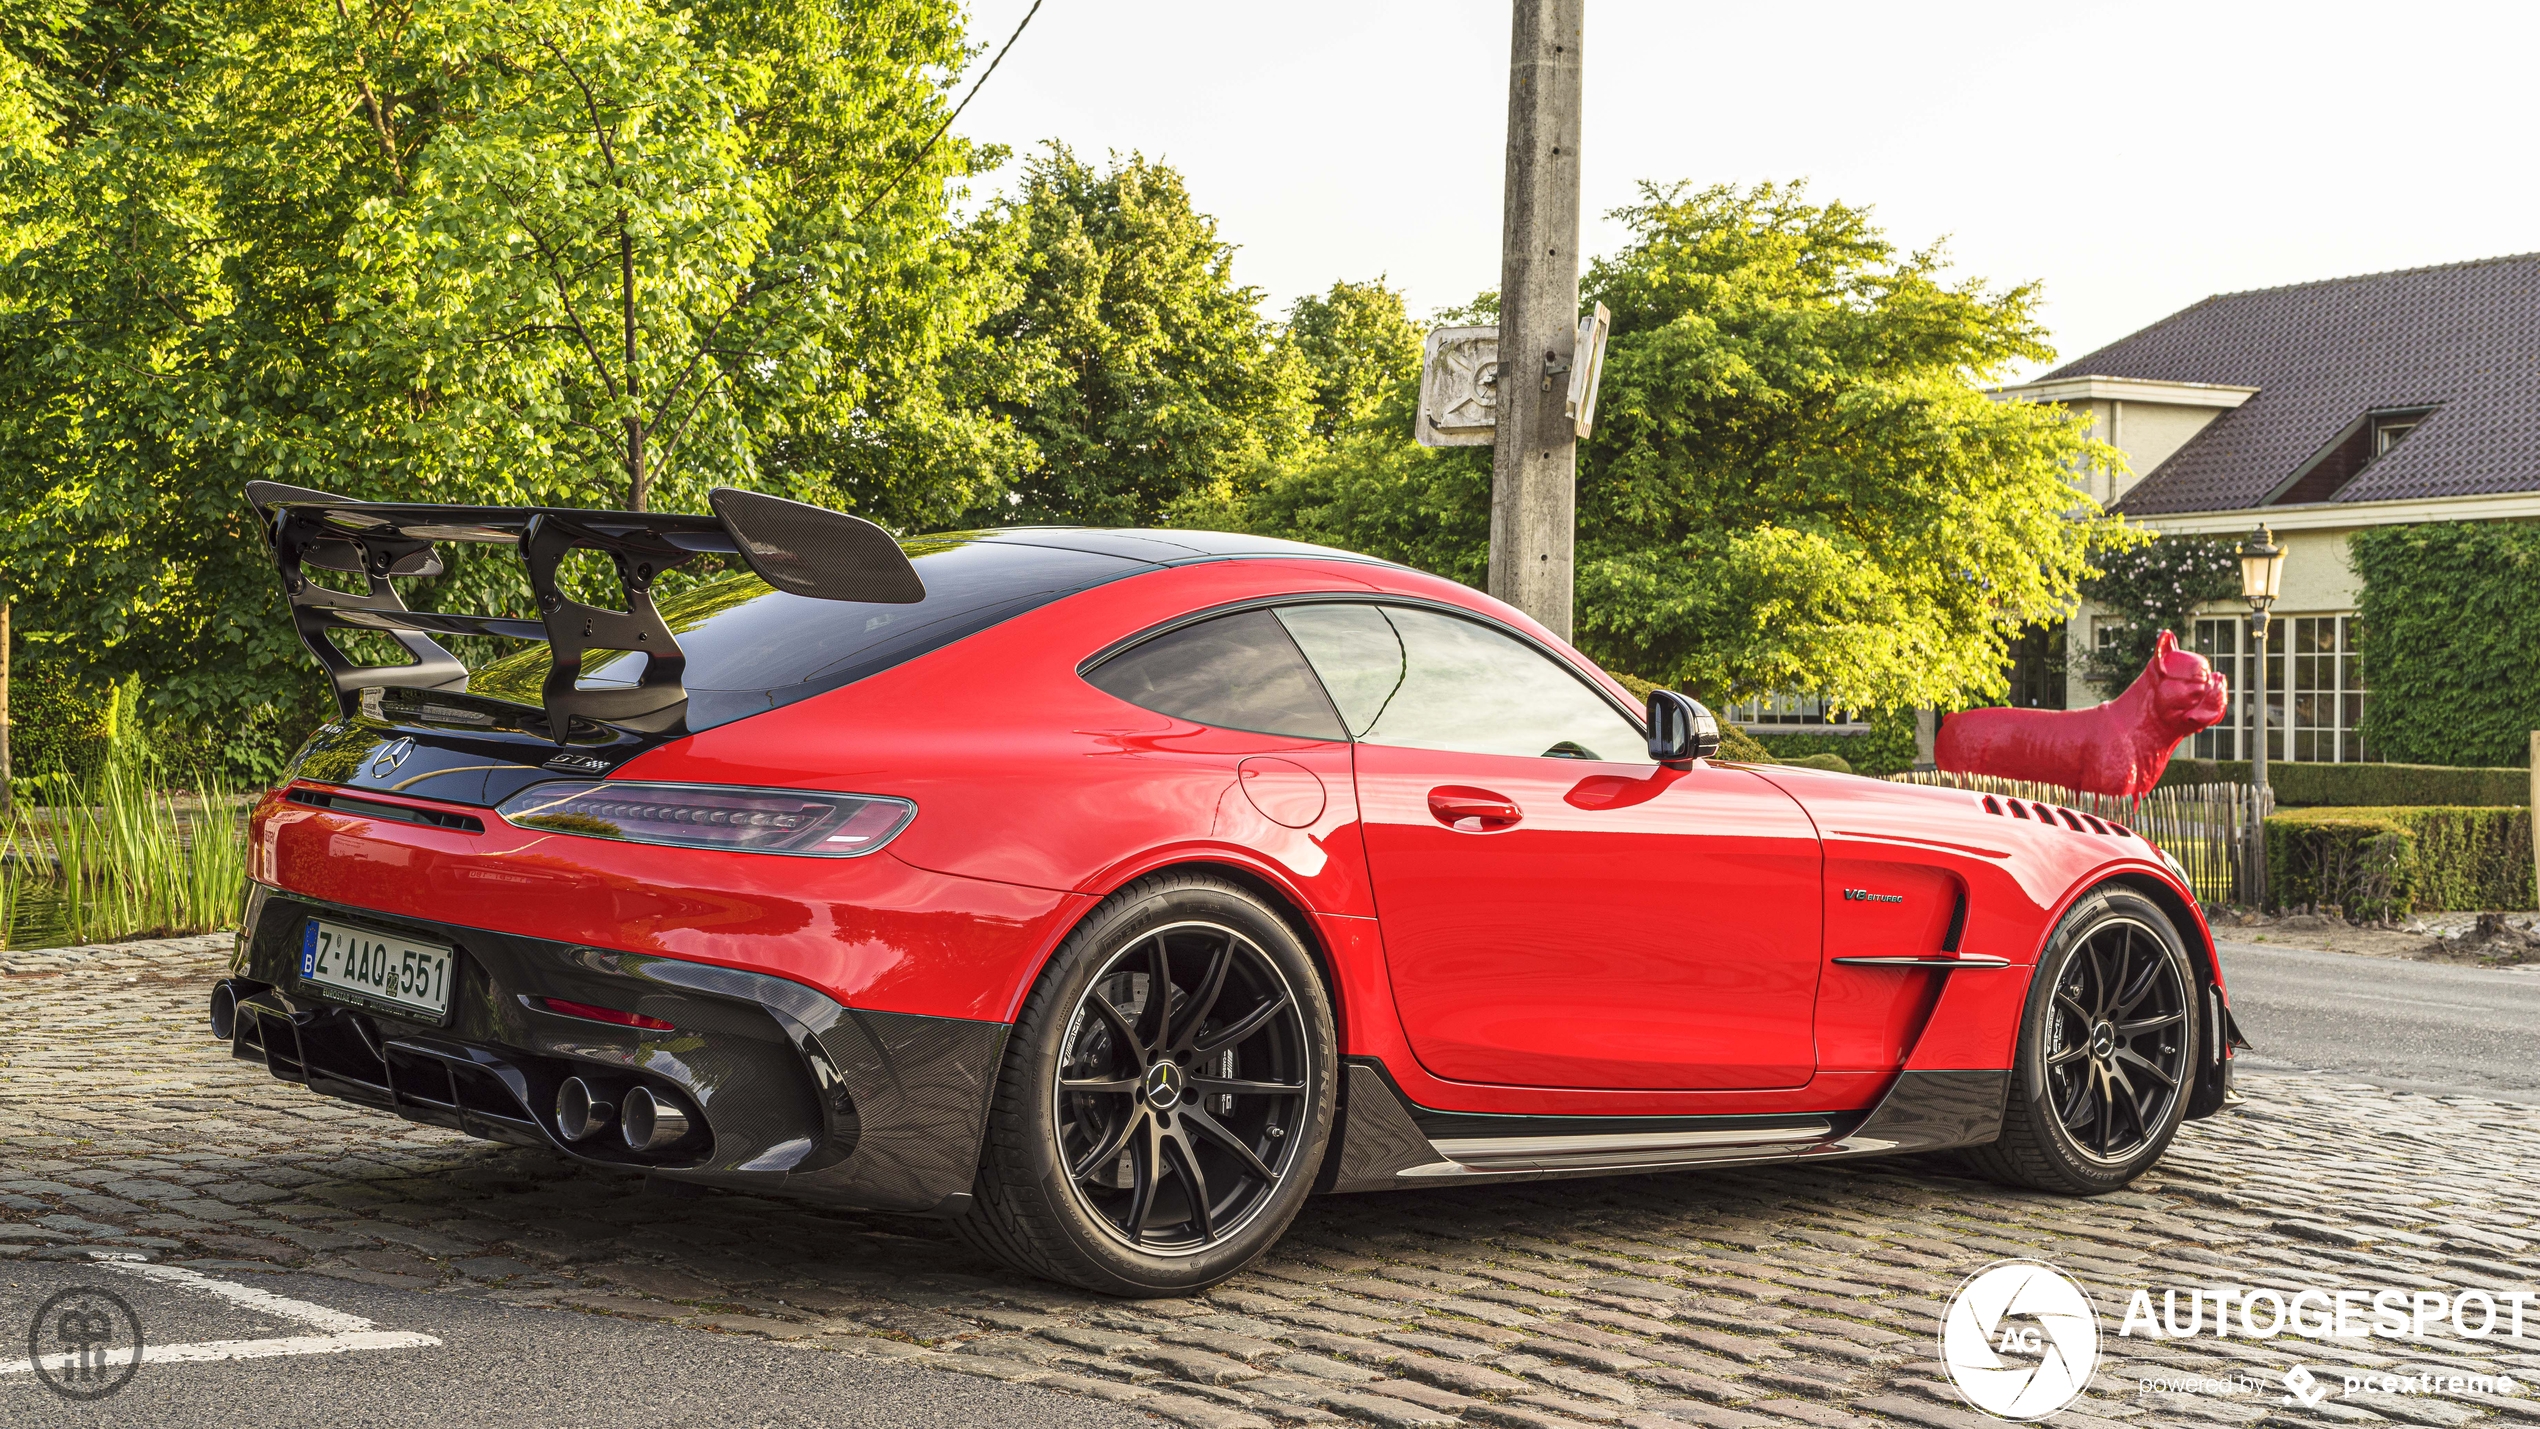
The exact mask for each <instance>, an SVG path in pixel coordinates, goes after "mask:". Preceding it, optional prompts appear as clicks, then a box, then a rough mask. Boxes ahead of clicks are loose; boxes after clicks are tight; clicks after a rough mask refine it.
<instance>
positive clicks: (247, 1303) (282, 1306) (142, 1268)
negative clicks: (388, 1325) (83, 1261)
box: [0, 1256, 441, 1375]
mask: <svg viewBox="0 0 2540 1429" xmlns="http://www.w3.org/2000/svg"><path fill="white" fill-rule="evenodd" d="M99 1259H100V1261H102V1262H103V1268H105V1269H107V1270H113V1271H118V1272H120V1273H122V1274H125V1275H138V1276H140V1277H142V1278H143V1279H145V1280H157V1281H161V1282H164V1283H166V1284H170V1285H179V1286H183V1287H185V1288H186V1289H188V1290H201V1291H204V1292H206V1293H209V1294H212V1295H217V1296H219V1297H220V1298H222V1299H223V1300H227V1301H229V1302H230V1303H232V1304H234V1305H239V1306H242V1307H244V1308H246V1309H249V1310H256V1311H261V1312H262V1313H264V1314H267V1315H272V1316H275V1317H277V1318H280V1319H284V1320H293V1321H297V1322H298V1323H300V1324H303V1325H306V1326H308V1327H309V1328H310V1329H312V1330H323V1331H325V1332H326V1333H324V1334H319V1335H285V1336H281V1337H278V1338H274V1339H264V1340H205V1341H201V1342H199V1343H196V1344H191V1345H146V1346H144V1347H143V1348H142V1351H141V1362H142V1363H143V1364H204V1363H208V1362H211V1361H214V1360H259V1359H272V1358H275V1357H276V1356H280V1355H336V1354H345V1353H348V1352H350V1351H353V1350H411V1349H423V1348H427V1347H429V1346H433V1345H437V1344H439V1343H441V1341H440V1340H438V1339H437V1338H435V1337H433V1336H431V1335H427V1334H424V1333H422V1332H420V1331H417V1330H382V1329H380V1328H378V1327H377V1326H376V1325H374V1324H372V1323H371V1322H370V1321H368V1320H365V1319H363V1318H362V1317H361V1316H359V1315H348V1314H345V1313H344V1312H343V1311H341V1310H330V1309H328V1308H326V1307H325V1306H324V1305H312V1304H310V1303H309V1302H308V1301H306V1300H294V1299H292V1298H290V1297H289V1296H287V1295H276V1294H274V1293H273V1292H272V1291H270V1290H258V1289H256V1288H255V1287H254V1286H252V1285H240V1284H238V1283H236V1282H235V1281H229V1280H217V1279H214V1278H213V1277H211V1276H209V1275H205V1274H203V1273H202V1272H201V1271H198V1270H187V1269H186V1268H185V1267H183V1266H181V1265H151V1264H148V1263H146V1262H143V1261H134V1260H123V1259H119V1258H113V1257H111V1256H100V1257H99ZM104 1358H105V1362H106V1363H107V1364H110V1365H122V1364H130V1363H131V1362H132V1351H130V1350H113V1351H109V1352H108V1353H107V1354H106V1355H105V1357H104ZM71 1359H72V1355H71V1354H70V1353H68V1352H65V1353H62V1354H57V1355H46V1356H45V1357H44V1363H45V1365H46V1366H47V1367H48V1368H54V1369H59V1368H61V1367H63V1366H65V1365H68V1364H69V1363H70V1361H71ZM34 1369H35V1362H34V1361H33V1360H9V1361H5V1362H0V1375H12V1374H29V1373H32V1372H33V1371H34Z"/></svg>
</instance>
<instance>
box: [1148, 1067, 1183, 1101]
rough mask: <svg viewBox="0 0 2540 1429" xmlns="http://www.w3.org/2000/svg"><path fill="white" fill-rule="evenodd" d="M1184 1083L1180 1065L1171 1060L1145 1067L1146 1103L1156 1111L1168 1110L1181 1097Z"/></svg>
mask: <svg viewBox="0 0 2540 1429" xmlns="http://www.w3.org/2000/svg"><path fill="white" fill-rule="evenodd" d="M1184 1085H1185V1080H1184V1076H1183V1072H1182V1069H1181V1068H1180V1067H1177V1066H1175V1065H1174V1064H1173V1063H1171V1062H1158V1063H1156V1064H1155V1065H1154V1066H1152V1067H1149V1068H1147V1076H1146V1088H1145V1090H1146V1098H1147V1105H1148V1106H1151V1107H1154V1108H1155V1109H1156V1110H1157V1111H1167V1110H1170V1109H1171V1108H1172V1106H1173V1104H1174V1103H1175V1102H1178V1101H1180V1100H1181V1099H1182V1089H1183V1087H1184Z"/></svg>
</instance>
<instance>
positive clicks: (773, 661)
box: [468, 537, 1155, 731]
mask: <svg viewBox="0 0 2540 1429" xmlns="http://www.w3.org/2000/svg"><path fill="white" fill-rule="evenodd" d="M901 547H902V549H904V550H906V551H907V552H908V555H909V560H910V562H911V564H913V565H915V566H916V567H917V574H918V576H919V578H920V579H922V580H924V581H925V583H926V598H925V599H924V600H922V601H919V602H918V603H916V604H915V605H869V604H865V603H863V602H858V601H840V600H815V599H813V598H811V597H809V596H800V595H794V594H792V593H790V592H787V591H780V590H774V589H771V588H769V586H768V585H767V583H766V582H764V581H762V580H760V579H759V578H758V577H756V576H753V575H740V576H732V577H728V578H726V579H723V580H718V581H713V582H709V583H708V584H705V585H701V586H698V587H696V588H694V589H692V590H688V591H683V592H681V593H680V594H679V595H676V596H673V597H671V598H669V599H667V600H664V601H662V602H661V614H662V619H663V621H664V622H665V623H667V624H668V625H669V626H670V629H671V633H672V634H674V635H676V636H678V637H679V648H680V649H681V650H682V651H683V652H685V653H686V655H687V657H688V669H687V674H686V677H685V680H684V682H683V683H685V684H686V685H687V687H688V711H687V727H688V728H689V729H690V730H692V731H693V730H701V729H711V728H713V727H714V726H716V725H719V724H729V723H731V722H732V721H733V720H736V719H740V718H742V717H743V716H745V715H753V714H758V713H760V712H761V711H764V710H771V709H774V708H776V707H777V706H779V705H785V704H791V703H792V702H794V701H795V700H799V699H805V698H808V697H810V696H812V695H816V694H821V693H824V692H826V691H829V690H834V689H836V688H838V687H839V686H841V685H846V684H852V683H854V682H855V681H857V680H861V679H863V678H864V677H866V676H867V675H872V674H877V673H879V672H881V671H883V670H887V669H889V668H891V667H892V666H894V665H897V664H900V663H902V662H903V661H907V660H912V659H915V658H916V657H918V656H920V655H923V654H925V653H927V652H928V651H930V650H939V649H941V648H943V647H944V646H946V645H949V644H951V643H952V642H954V641H956V640H959V639H961V638H962V637H964V636H967V635H975V634H977V633H978V632H980V631H982V630H985V629H987V628H988V627H989V626H991V625H995V624H997V623H998V622H999V621H1003V620H1008V619H1011V618H1012V617H1014V616H1017V615H1020V614H1022V613H1023V612H1025V611H1027V610H1032V609H1035V608H1037V607H1039V606H1043V605H1047V604H1048V603H1049V602H1051V601H1053V600H1056V599H1058V598H1059V597H1061V596H1065V595H1073V594H1075V593H1076V592H1077V591H1080V590H1086V589H1089V588H1091V587H1093V586H1097V585H1100V584H1102V583H1103V582H1105V581H1108V580H1113V579H1116V578H1117V577H1120V576H1124V575H1129V574H1132V573H1134V572H1137V571H1143V570H1153V569H1155V567H1154V566H1153V565H1152V564H1151V563H1149V562H1146V561H1137V560H1129V559H1125V558H1123V557H1119V556H1106V555H1097V554H1094V553H1092V552H1089V551H1069V550H1061V549H1058V548H1055V547H1049V546H1027V545H1021V544H1017V543H1013V542H1007V541H978V540H972V539H968V538H964V537H927V538H925V539H922V540H913V541H904V542H902V543H901ZM644 659H645V657H644V656H643V655H641V654H638V653H634V652H628V651H620V652H618V653H615V654H611V655H607V656H602V657H599V658H596V659H594V660H592V661H591V662H590V663H589V664H587V665H585V666H584V667H583V671H582V679H581V683H582V684H583V685H585V686H593V685H600V686H605V685H619V684H632V683H634V681H635V680H636V679H637V677H639V676H640V675H641V674H642V673H643V668H644V667H643V663H642V662H643V661H644ZM547 669H548V660H547V647H545V646H544V645H538V646H533V647H531V648H530V649H527V650H523V651H520V652H519V653H517V654H514V655H508V656H505V657H504V658H502V659H500V660H496V661H494V662H492V663H490V664H488V665H486V666H484V667H483V668H482V669H479V670H477V671H476V672H475V673H474V674H472V675H471V676H469V678H468V689H469V691H470V692H471V693H475V694H480V695H490V696H492V697H494V698H496V699H503V700H512V701H515V702H518V703H520V704H527V705H535V704H538V703H540V702H541V699H542V696H541V693H540V687H541V686H542V685H543V684H544V683H545V681H546V678H547Z"/></svg>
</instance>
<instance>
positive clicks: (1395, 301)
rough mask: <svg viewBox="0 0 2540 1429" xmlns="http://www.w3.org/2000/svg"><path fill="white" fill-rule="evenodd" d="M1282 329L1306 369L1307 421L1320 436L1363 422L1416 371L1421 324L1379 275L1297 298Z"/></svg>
mask: <svg viewBox="0 0 2540 1429" xmlns="http://www.w3.org/2000/svg"><path fill="white" fill-rule="evenodd" d="M1282 337H1283V340H1284V342H1285V343H1286V345H1287V347H1288V349H1289V350H1290V351H1291V352H1293V353H1294V354H1295V355H1296V360H1297V361H1298V362H1299V363H1301V364H1302V365H1303V367H1304V369H1305V380H1306V384H1307V398H1308V400H1309V401H1311V402H1312V403H1313V404H1314V408H1313V415H1312V416H1311V418H1309V420H1308V422H1307V429H1308V430H1309V431H1310V432H1311V433H1312V434H1313V435H1314V436H1315V437H1316V438H1318V439H1319V440H1322V441H1324V442H1330V441H1333V440H1334V439H1336V438H1338V437H1339V436H1340V435H1341V434H1342V433H1343V432H1346V431H1351V430H1354V429H1356V428H1358V427H1361V426H1364V425H1365V424H1366V423H1367V422H1368V421H1369V420H1370V419H1372V418H1374V417H1376V416H1377V414H1378V412H1379V410H1380V408H1381V407H1382V404H1383V402H1384V400H1385V397H1386V395H1387V394H1388V393H1391V392H1393V391H1395V390H1396V389H1398V388H1400V387H1401V386H1402V385H1403V384H1404V383H1406V382H1417V381H1418V380H1419V378H1420V344H1421V332H1420V329H1419V328H1418V327H1417V326H1416V325H1414V324H1413V323H1412V321H1411V316H1410V314H1409V313H1407V312H1405V311H1404V310H1403V306H1402V294H1401V293H1399V292H1397V291H1395V290H1394V289H1391V288H1388V287H1386V286H1385V280H1384V279H1382V278H1378V279H1377V280H1376V281H1374V282H1372V283H1352V282H1348V281H1346V280H1344V281H1341V282H1337V283H1334V284H1333V285H1332V286H1331V290H1330V291H1328V292H1325V293H1320V294H1310V295H1308V296H1306V297H1302V298H1299V299H1297V300H1296V301H1295V302H1294V303H1291V304H1290V305H1289V306H1288V325H1287V330H1286V332H1285V333H1284V334H1282Z"/></svg>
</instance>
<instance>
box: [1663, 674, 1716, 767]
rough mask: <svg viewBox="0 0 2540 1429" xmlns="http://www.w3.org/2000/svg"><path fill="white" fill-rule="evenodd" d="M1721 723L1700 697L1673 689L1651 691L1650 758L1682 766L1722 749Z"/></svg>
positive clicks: (1674, 765) (1706, 757)
mask: <svg viewBox="0 0 2540 1429" xmlns="http://www.w3.org/2000/svg"><path fill="white" fill-rule="evenodd" d="M1719 749H1720V725H1719V721H1717V720H1714V719H1713V718H1711V712H1710V711H1709V710H1707V709H1704V708H1703V707H1702V702H1701V701H1700V700H1695V699H1688V698H1686V697H1685V696H1683V695H1680V694H1677V693H1676V692H1675V691H1673V690H1651V691H1650V692H1649V757H1650V758H1652V759H1655V760H1657V761H1658V762H1659V763H1661V764H1666V765H1671V766H1673V767H1675V768H1678V769H1682V768H1685V767H1687V766H1689V765H1691V764H1692V763H1693V761H1695V760H1697V759H1708V758H1710V757H1711V756H1712V755H1714V754H1716V753H1718V752H1719Z"/></svg>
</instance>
